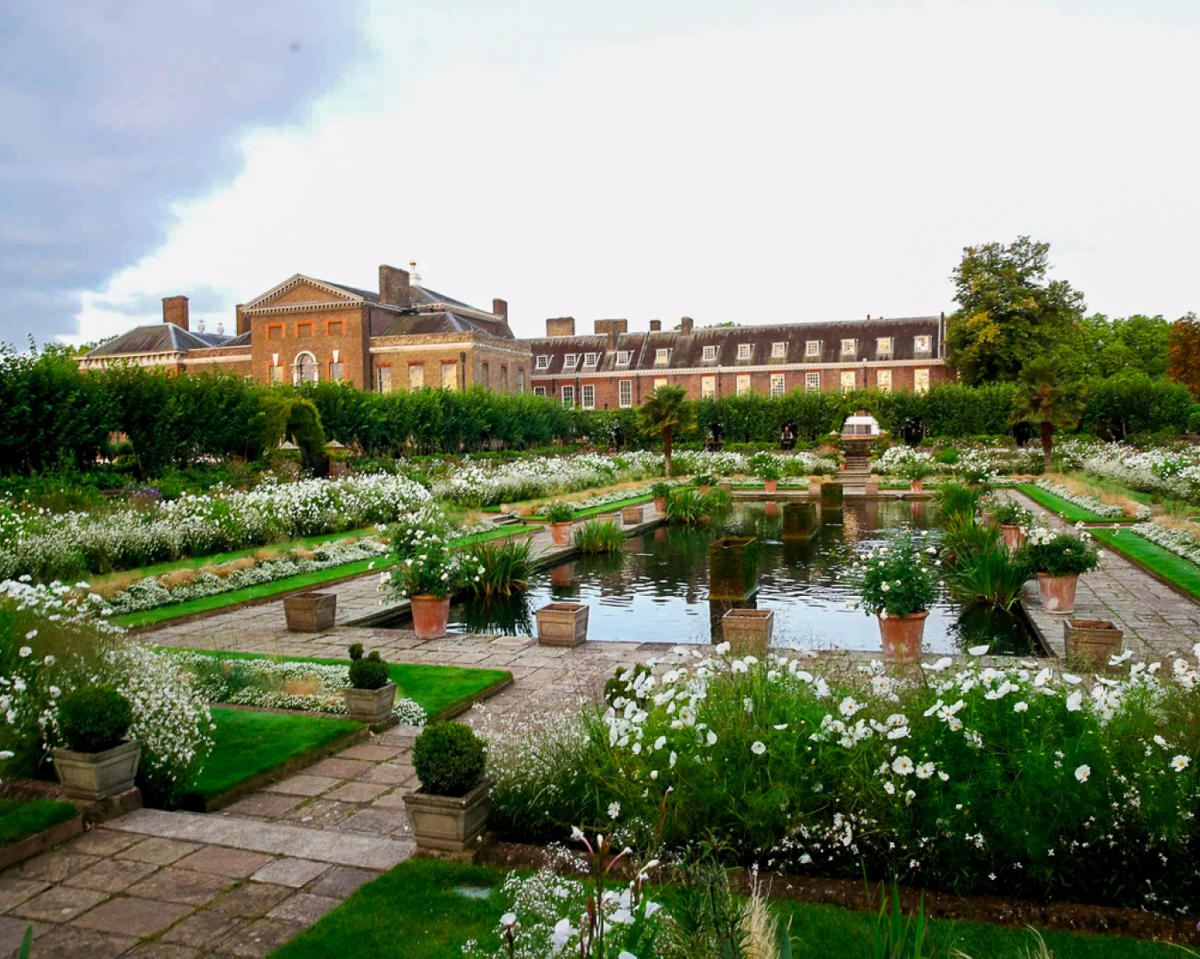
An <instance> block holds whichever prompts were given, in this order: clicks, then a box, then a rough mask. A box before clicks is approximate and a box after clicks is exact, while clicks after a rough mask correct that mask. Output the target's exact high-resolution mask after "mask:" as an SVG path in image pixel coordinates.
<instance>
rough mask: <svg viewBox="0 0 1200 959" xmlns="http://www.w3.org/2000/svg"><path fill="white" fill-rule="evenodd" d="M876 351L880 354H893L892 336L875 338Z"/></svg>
mask: <svg viewBox="0 0 1200 959" xmlns="http://www.w3.org/2000/svg"><path fill="white" fill-rule="evenodd" d="M875 353H876V355H878V356H884V355H886V356H891V355H892V338H891V337H890V336H881V337H878V338H877V339H876V340H875Z"/></svg>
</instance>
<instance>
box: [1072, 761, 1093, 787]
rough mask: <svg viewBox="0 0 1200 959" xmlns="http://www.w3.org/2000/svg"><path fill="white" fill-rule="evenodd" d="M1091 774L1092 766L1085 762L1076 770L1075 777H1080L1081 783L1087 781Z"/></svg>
mask: <svg viewBox="0 0 1200 959" xmlns="http://www.w3.org/2000/svg"><path fill="white" fill-rule="evenodd" d="M1091 774H1092V767H1091V766H1089V765H1087V763H1084V764H1083V765H1082V766H1080V767H1079V768H1078V769H1076V770H1075V778H1076V779H1078V780H1079V781H1080V782H1081V783H1085V782H1087V781H1088V777H1089V776H1090V775H1091Z"/></svg>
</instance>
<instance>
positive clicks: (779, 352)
mask: <svg viewBox="0 0 1200 959" xmlns="http://www.w3.org/2000/svg"><path fill="white" fill-rule="evenodd" d="M786 356H787V343H786V342H785V343H772V344H771V357H772V358H773V359H776V360H779V359H783V358H784V357H786Z"/></svg>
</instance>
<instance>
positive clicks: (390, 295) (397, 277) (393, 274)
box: [379, 266, 412, 309]
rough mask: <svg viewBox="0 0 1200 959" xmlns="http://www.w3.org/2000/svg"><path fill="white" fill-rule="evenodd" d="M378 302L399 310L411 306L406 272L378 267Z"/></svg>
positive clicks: (393, 268) (387, 267) (392, 267)
mask: <svg viewBox="0 0 1200 959" xmlns="http://www.w3.org/2000/svg"><path fill="white" fill-rule="evenodd" d="M379 302H380V303H384V304H386V305H388V306H398V307H400V308H401V309H408V308H409V307H410V306H412V291H411V290H410V289H409V285H408V273H407V272H405V271H404V270H398V269H396V267H394V266H380V268H379Z"/></svg>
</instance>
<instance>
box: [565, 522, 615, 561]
mask: <svg viewBox="0 0 1200 959" xmlns="http://www.w3.org/2000/svg"><path fill="white" fill-rule="evenodd" d="M624 542H625V533H624V531H623V530H622V529H621V527H619V526H618V525H617V524H616V523H615V522H613V521H612V520H611V519H590V520H588V521H587V522H586V523H583V524H582V525H581V526H579V527H578V528H577V529H576V530H575V545H576V546H577V547H578V548H579V552H581V553H584V554H586V555H588V556H594V555H595V554H597V553H619V552H620V551H621V546H622V545H623V544H624Z"/></svg>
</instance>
